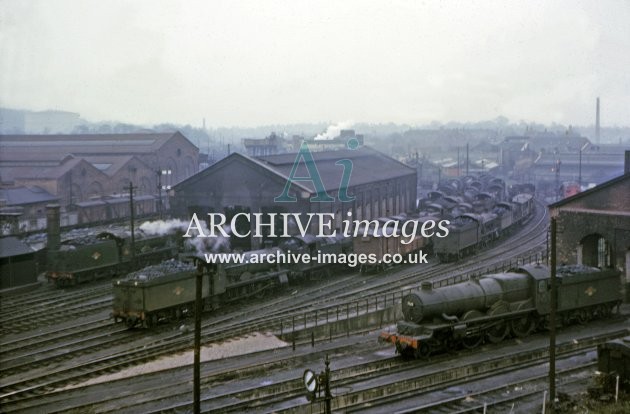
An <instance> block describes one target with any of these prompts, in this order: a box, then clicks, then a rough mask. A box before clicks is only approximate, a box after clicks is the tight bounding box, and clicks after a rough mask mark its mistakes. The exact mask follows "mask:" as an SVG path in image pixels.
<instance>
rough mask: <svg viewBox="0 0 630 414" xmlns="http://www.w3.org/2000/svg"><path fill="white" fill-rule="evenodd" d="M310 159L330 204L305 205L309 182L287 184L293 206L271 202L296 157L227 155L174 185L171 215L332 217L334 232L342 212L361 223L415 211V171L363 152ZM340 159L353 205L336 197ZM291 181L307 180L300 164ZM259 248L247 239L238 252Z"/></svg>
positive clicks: (320, 154) (313, 192)
mask: <svg viewBox="0 0 630 414" xmlns="http://www.w3.org/2000/svg"><path fill="white" fill-rule="evenodd" d="M312 156H313V159H314V163H315V165H316V168H317V170H318V172H319V175H320V176H321V179H322V182H323V184H324V187H325V190H326V192H327V193H328V194H329V195H330V196H331V197H332V198H333V199H334V201H329V202H314V201H311V199H312V198H314V197H317V196H318V192H317V190H316V189H315V188H314V186H313V183H312V182H310V181H294V182H292V183H291V185H290V188H289V192H288V194H289V196H290V197H294V198H295V200H296V201H295V202H277V201H275V199H276V198H277V197H278V196H280V195H281V194H282V193H283V190H284V188H285V185H286V184H287V179H288V177H290V176H291V171H292V168H293V166H294V163H295V161H296V157H297V154H296V153H292V154H280V155H271V156H264V157H257V158H253V157H249V156H246V155H242V154H239V153H233V154H231V155H230V156H228V157H226V158H224V159H223V160H221V161H219V162H218V163H216V164H214V165H213V166H211V167H209V168H207V169H205V170H203V171H201V172H199V173H198V174H196V175H194V176H192V177H190V178H188V179H186V180H184V181H183V182H181V183H180V184H178V185H176V186H175V188H174V190H175V196H174V197H173V209H172V211H173V215H175V216H178V217H181V218H184V219H186V218H188V219H189V218H190V217H191V215H192V213H197V214H198V215H206V214H207V213H224V214H226V216H227V217H228V219H229V218H230V217H232V216H234V215H235V214H237V213H239V212H248V213H249V212H251V213H258V212H260V213H270V212H275V213H283V212H286V213H332V214H334V216H335V219H334V222H335V227H337V226H339V225H340V223H341V220H344V219H346V218H347V217H348V212H350V213H352V218H353V219H357V220H364V219H373V218H376V217H382V216H394V215H398V214H401V213H405V212H409V211H412V210H413V208H414V207H415V201H416V178H417V177H416V169H415V168H411V167H409V166H406V165H404V164H402V163H400V162H398V161H396V160H394V159H392V158H390V157H388V156H386V155H384V154H382V153H380V152H378V151H376V150H374V149H371V148H368V147H360V148H358V149H355V150H350V149H346V150H338V151H321V152H313V153H312ZM340 160H349V161H351V163H352V170H351V174H350V180H349V185H348V188H347V194H348V196H349V197H353V198H354V200H353V201H346V202H343V201H340V197H339V196H338V195H339V189H340V184H341V182H342V175H343V173H344V167H343V166H342V165H340V164H339V163H338V161H340ZM293 176H294V177H308V176H309V171H308V170H307V168H306V166H305V163H304V161H303V160H302V161H301V162H300V164H299V168H298V169H297V170H296V171H295V174H294V175H293ZM311 224H312V225H313V226H315V225H316V224H315V223H311ZM261 243H262V239H259V238H253V239H252V240H248V241H247V242H246V244H244V245H243V246H240V247H242V248H243V249H248V248H252V247H253V248H255V247H257V246H260V244H261ZM233 247H234V246H233Z"/></svg>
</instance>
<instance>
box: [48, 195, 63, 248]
mask: <svg viewBox="0 0 630 414" xmlns="http://www.w3.org/2000/svg"><path fill="white" fill-rule="evenodd" d="M60 227H61V219H60V217H59V204H48V205H47V206H46V235H47V237H48V242H47V247H48V251H49V252H57V251H59V246H60V245H61V230H60Z"/></svg>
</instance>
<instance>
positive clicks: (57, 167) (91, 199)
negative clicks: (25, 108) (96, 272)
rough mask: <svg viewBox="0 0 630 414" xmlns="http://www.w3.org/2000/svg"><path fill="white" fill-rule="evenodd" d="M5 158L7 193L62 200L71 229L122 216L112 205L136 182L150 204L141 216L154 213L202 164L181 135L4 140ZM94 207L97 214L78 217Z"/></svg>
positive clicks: (0, 178) (1, 170)
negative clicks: (37, 192)
mask: <svg viewBox="0 0 630 414" xmlns="http://www.w3.org/2000/svg"><path fill="white" fill-rule="evenodd" d="M0 154H1V156H0V182H1V184H2V188H16V187H23V188H28V189H33V188H39V189H42V190H45V191H47V192H48V193H50V194H52V195H53V196H55V197H57V198H58V199H59V203H60V204H61V206H62V209H63V213H62V221H63V222H64V223H67V224H75V223H80V222H87V221H93V220H95V219H99V220H107V219H112V218H116V217H118V216H120V215H122V214H123V213H122V210H120V209H117V211H119V212H118V213H117V212H115V211H113V210H112V209H110V208H107V205H109V204H112V203H113V201H120V200H119V199H120V198H121V197H124V196H125V195H126V194H128V191H129V190H128V186H129V183H130V182H131V183H133V185H134V187H135V190H134V193H135V194H136V195H137V196H138V201H142V200H143V201H144V202H143V203H140V204H139V206H140V207H142V208H141V210H142V211H138V213H139V214H142V213H145V214H149V213H154V212H156V211H158V210H159V209H161V207H162V205H163V204H162V203H161V202H160V200H162V199H163V200H166V198H167V196H168V194H167V191H168V190H169V189H170V187H172V186H173V185H175V184H176V183H177V182H179V181H182V180H183V179H185V178H187V177H189V176H191V175H192V174H194V173H196V172H197V171H198V164H199V149H198V148H197V147H196V146H195V145H193V144H192V143H191V142H190V141H189V140H188V139H187V138H186V137H185V136H184V135H182V134H181V133H180V132H170V133H150V132H149V133H135V134H80V135H0ZM148 198H150V199H151V200H150V201H149V202H147V199H148ZM112 200H113V201H112ZM107 201H112V203H107ZM99 203H100V204H101V205H98V206H97V204H99ZM114 204H116V203H114ZM93 206H96V207H93ZM16 207H17V206H16ZM88 207H89V208H90V209H92V210H94V209H96V210H94V211H89V212H87V213H86V214H81V212H77V209H82V208H83V209H88ZM110 210H111V211H110ZM127 214H128V213H127ZM43 217H44V215H43V214H42V218H43Z"/></svg>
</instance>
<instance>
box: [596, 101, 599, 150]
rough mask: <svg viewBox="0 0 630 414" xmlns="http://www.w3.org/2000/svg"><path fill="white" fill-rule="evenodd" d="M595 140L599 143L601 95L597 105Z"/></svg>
mask: <svg viewBox="0 0 630 414" xmlns="http://www.w3.org/2000/svg"><path fill="white" fill-rule="evenodd" d="M595 142H597V143H598V144H599V97H597V104H596V105H595Z"/></svg>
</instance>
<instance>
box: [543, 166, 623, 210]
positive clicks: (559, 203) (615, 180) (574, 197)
mask: <svg viewBox="0 0 630 414" xmlns="http://www.w3.org/2000/svg"><path fill="white" fill-rule="evenodd" d="M625 180H630V173H627V174H623V175H620V176H619V177H616V178H613V179H612V180H608V181H605V182H603V183H601V184H599V185H596V186H595V187H593V188H589V189H588V190H586V191H582V192H581V193H577V194H575V195H572V196H571V197H567V198H563V199H562V200H560V201H556V202H555V203H553V204H549V208H550V209H553V208H558V207H562V206H564V205H566V204H569V203H571V202H573V201H575V200H578V199H580V198H583V197H586V196H589V195H591V194H595V193H597V192H599V191H600V190H602V189H604V188H606V187H610V186H613V185H615V184H618V183H621V182H624V181H625Z"/></svg>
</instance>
